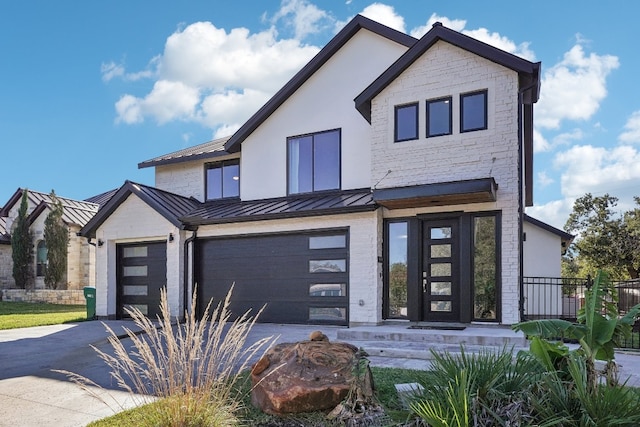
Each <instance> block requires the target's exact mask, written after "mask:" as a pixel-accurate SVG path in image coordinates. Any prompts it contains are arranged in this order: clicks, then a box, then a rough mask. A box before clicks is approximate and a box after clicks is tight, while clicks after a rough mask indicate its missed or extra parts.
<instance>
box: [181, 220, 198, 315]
mask: <svg viewBox="0 0 640 427" xmlns="http://www.w3.org/2000/svg"><path fill="white" fill-rule="evenodd" d="M197 236H198V229H197V228H196V229H195V230H193V234H192V235H191V237H189V238H187V239H186V240H185V241H184V250H183V251H182V252H183V254H184V255H183V256H184V263H183V265H184V272H183V275H184V277H183V280H182V283H184V286H183V287H184V290H183V293H184V294H183V301H184V306H185V313H186V311H187V310H186V309H187V307H188V306H189V302H190V301H191V298H189V286H187V282H188V281H189V268H188V265H189V244H190V243H191V242H193V241H194V240H196V237H197ZM192 253H193V254H195V251H192ZM191 272H192V274H191V279H192V280H191V289H193V277H194V275H195V255H194V260H193V262H192V263H191ZM193 309H194V307H191V310H193Z"/></svg>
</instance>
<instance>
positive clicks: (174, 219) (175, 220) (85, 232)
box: [80, 181, 200, 237]
mask: <svg viewBox="0 0 640 427" xmlns="http://www.w3.org/2000/svg"><path fill="white" fill-rule="evenodd" d="M131 194H135V195H136V196H137V197H139V198H140V199H141V200H142V201H143V202H145V203H146V204H148V205H149V206H150V207H151V208H153V209H154V210H155V211H156V212H158V213H159V214H160V215H162V216H163V217H164V218H166V219H167V221H169V222H170V223H172V224H173V225H175V226H176V227H178V228H183V229H184V228H186V227H185V226H184V224H182V222H181V221H180V219H179V218H180V217H182V216H184V215H186V214H187V213H188V212H190V211H192V210H194V209H196V208H197V207H198V206H200V202H199V201H198V200H196V199H194V198H192V197H184V196H179V195H177V194H173V193H169V192H167V191H163V190H159V189H157V188H153V187H148V186H146V185H143V184H137V183H135V182H131V181H125V183H124V184H123V185H122V187H120V188H119V189H118V191H117V192H116V193H115V194H114V195H113V196H112V197H111V199H110V200H109V201H108V202H107V203H106V204H105V205H104V206H102V207H101V208H100V210H99V211H98V213H97V214H96V215H95V216H94V217H93V218H92V219H91V220H90V221H89V222H88V223H87V224H86V225H85V226H84V227H83V228H82V230H80V235H82V236H85V237H95V231H96V229H97V228H98V227H99V226H100V225H101V224H102V223H103V222H104V221H105V220H106V219H107V218H108V217H109V216H110V215H111V214H112V213H113V212H114V211H115V210H116V209H117V208H118V207H119V206H120V205H121V204H122V203H123V202H124V201H125V200H126V199H127V197H129V195H131Z"/></svg>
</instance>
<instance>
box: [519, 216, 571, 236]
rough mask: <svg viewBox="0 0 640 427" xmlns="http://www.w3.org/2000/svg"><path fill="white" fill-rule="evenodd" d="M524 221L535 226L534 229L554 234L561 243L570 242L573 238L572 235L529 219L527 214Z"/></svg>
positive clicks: (531, 218)
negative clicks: (537, 228)
mask: <svg viewBox="0 0 640 427" xmlns="http://www.w3.org/2000/svg"><path fill="white" fill-rule="evenodd" d="M524 220H525V221H526V222H528V223H529V224H532V225H535V226H536V227H539V228H542V229H543V230H547V231H548V232H549V233H553V234H555V235H556V236H558V237H560V238H561V239H562V240H563V241H567V242H571V241H572V240H573V238H574V237H575V236H574V235H573V234H569V233H567V232H565V231H562V230H560V229H558V228H555V227H554V226H552V225H549V224H547V223H546V222H542V221H540V220H539V219H535V218H533V217H530V216H529V215H527V214H525V215H524Z"/></svg>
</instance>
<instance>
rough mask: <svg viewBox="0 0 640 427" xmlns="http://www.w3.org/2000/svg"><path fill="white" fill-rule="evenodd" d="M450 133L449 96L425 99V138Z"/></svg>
mask: <svg viewBox="0 0 640 427" xmlns="http://www.w3.org/2000/svg"><path fill="white" fill-rule="evenodd" d="M441 135H451V97H450V96H449V97H446V98H439V99H431V100H428V101H427V138H428V137H432V136H441Z"/></svg>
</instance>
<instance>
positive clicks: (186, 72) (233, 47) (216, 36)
mask: <svg viewBox="0 0 640 427" xmlns="http://www.w3.org/2000/svg"><path fill="white" fill-rule="evenodd" d="M318 51H319V48H318V47H316V46H309V45H303V44H301V42H300V41H299V40H296V39H279V40H278V39H277V33H276V31H275V29H274V28H269V29H267V30H265V31H262V32H259V33H250V32H249V30H248V29H246V28H234V29H232V30H231V31H229V32H227V31H225V30H224V29H221V28H216V27H215V26H214V25H213V24H212V23H210V22H196V23H194V24H191V25H188V26H186V27H184V28H183V29H179V30H177V31H176V32H175V33H173V34H172V35H171V36H169V37H168V38H167V41H166V44H165V49H164V52H163V54H162V55H159V56H157V57H155V58H153V59H152V60H151V61H150V64H152V65H153V66H154V67H155V70H154V72H153V73H152V74H149V72H148V71H143V72H142V73H147V74H146V75H147V76H151V75H154V76H155V75H157V76H158V77H157V79H158V80H157V81H156V82H155V84H154V87H153V89H152V90H151V92H149V93H148V94H147V95H144V96H134V95H132V94H125V95H123V96H122V97H121V98H120V100H119V101H118V102H117V103H116V113H117V118H116V121H117V122H122V123H141V122H144V121H145V120H146V119H153V120H156V121H157V122H158V123H166V122H168V121H171V120H184V121H192V122H197V123H202V124H204V125H206V126H208V127H210V128H212V129H216V128H219V127H220V128H221V129H232V128H234V127H235V128H237V127H238V125H237V124H238V123H242V122H244V121H245V120H247V119H248V118H249V116H250V115H251V114H253V113H254V112H255V111H256V110H257V109H258V108H259V107H260V106H261V105H262V104H263V103H264V102H265V101H266V100H267V99H268V98H269V97H270V96H271V95H272V94H273V93H275V92H276V91H277V90H278V89H279V88H280V87H282V85H284V84H285V83H286V81H287V80H288V79H289V78H291V76H292V75H293V74H294V73H295V72H297V71H298V70H299V69H300V68H302V67H303V66H304V64H306V63H307V61H309V59H311V57H313V56H314V55H315V54H316V53H317V52H318ZM109 70H111V72H112V73H113V72H116V71H117V73H120V75H123V74H125V76H126V73H124V70H122V71H120V66H117V65H116V64H112V65H109V64H108V66H107V67H105V72H108V71H109ZM105 72H103V74H104V73H105ZM139 74H140V73H138V75H139ZM129 75H130V76H134V75H136V73H130V74H129ZM111 78H112V77H111ZM215 102H220V106H218V107H216V106H214V105H212V104H213V103H215ZM222 106H223V107H224V108H222ZM223 136H224V135H223Z"/></svg>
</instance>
